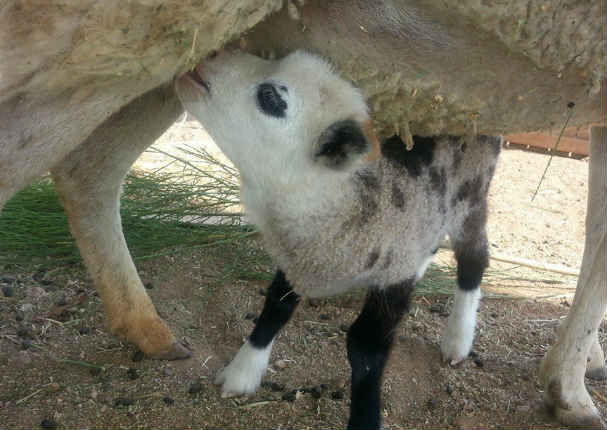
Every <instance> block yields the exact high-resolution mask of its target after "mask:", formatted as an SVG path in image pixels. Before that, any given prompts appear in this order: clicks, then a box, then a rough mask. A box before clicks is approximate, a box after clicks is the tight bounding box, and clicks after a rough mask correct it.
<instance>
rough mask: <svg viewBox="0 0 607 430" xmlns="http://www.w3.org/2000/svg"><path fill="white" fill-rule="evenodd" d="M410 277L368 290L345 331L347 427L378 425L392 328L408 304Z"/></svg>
mask: <svg viewBox="0 0 607 430" xmlns="http://www.w3.org/2000/svg"><path fill="white" fill-rule="evenodd" d="M413 285H414V280H413V278H412V279H410V280H408V281H405V282H404V283H403V284H401V285H395V286H391V287H387V288H385V289H381V290H379V289H373V290H371V291H370V292H369V294H368V296H367V299H366V301H365V305H364V307H363V310H362V312H361V313H360V315H359V316H358V318H357V319H356V321H355V322H354V323H353V324H352V326H351V327H350V330H349V331H348V339H347V344H348V360H349V361H350V366H351V367H352V401H351V404H350V420H349V421H348V429H377V428H380V426H381V417H380V408H381V381H382V375H383V372H384V367H385V365H386V361H387V359H388V355H389V353H390V349H391V347H392V342H393V339H394V329H395V328H396V326H397V324H398V323H399V321H400V320H401V318H402V316H403V314H404V313H405V311H406V310H407V309H408V307H409V300H410V295H411V291H412V290H413Z"/></svg>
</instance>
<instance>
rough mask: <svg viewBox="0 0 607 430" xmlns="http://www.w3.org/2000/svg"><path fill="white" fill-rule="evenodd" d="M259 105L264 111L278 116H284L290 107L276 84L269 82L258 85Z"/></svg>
mask: <svg viewBox="0 0 607 430" xmlns="http://www.w3.org/2000/svg"><path fill="white" fill-rule="evenodd" d="M257 105H258V106H259V108H260V109H261V110H262V111H263V112H264V113H266V114H267V115H270V116H273V117H276V118H284V117H285V115H286V110H287V107H288V105H287V102H286V101H285V100H284V99H283V98H282V97H281V95H280V92H279V91H278V89H277V88H276V86H275V85H274V84H271V83H269V82H264V83H263V84H260V85H259V87H257Z"/></svg>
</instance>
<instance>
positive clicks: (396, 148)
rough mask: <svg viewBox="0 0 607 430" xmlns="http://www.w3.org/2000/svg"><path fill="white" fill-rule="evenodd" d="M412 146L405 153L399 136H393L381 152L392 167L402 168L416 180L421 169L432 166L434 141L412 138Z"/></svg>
mask: <svg viewBox="0 0 607 430" xmlns="http://www.w3.org/2000/svg"><path fill="white" fill-rule="evenodd" d="M413 143H414V146H413V148H412V149H411V151H407V148H406V147H405V144H404V143H403V141H402V140H401V138H400V136H397V135H394V136H392V137H390V138H389V139H386V140H385V141H384V142H383V144H382V146H381V152H382V155H383V156H384V157H386V158H387V159H388V160H389V161H390V162H391V163H392V164H393V165H395V166H397V167H404V168H405V169H407V173H408V174H409V176H411V177H412V178H417V177H418V176H419V175H420V174H421V172H422V169H423V168H424V167H426V166H429V165H430V164H432V160H433V159H434V147H435V146H436V141H435V140H434V138H432V137H421V136H413Z"/></svg>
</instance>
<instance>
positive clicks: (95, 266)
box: [51, 87, 190, 359]
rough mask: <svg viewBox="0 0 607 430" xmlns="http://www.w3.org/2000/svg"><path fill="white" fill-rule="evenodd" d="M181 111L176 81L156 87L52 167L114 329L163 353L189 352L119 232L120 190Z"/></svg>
mask: <svg viewBox="0 0 607 430" xmlns="http://www.w3.org/2000/svg"><path fill="white" fill-rule="evenodd" d="M181 111H182V108H181V105H180V103H179V101H178V100H177V97H176V96H175V95H174V92H173V89H172V88H171V87H162V88H158V89H155V90H153V91H151V92H149V93H147V94H145V95H143V96H141V97H139V98H138V99H136V100H134V101H133V102H131V103H130V104H129V105H127V106H126V107H124V108H123V109H122V110H121V111H119V112H118V113H116V114H114V115H113V116H111V117H110V118H109V119H108V120H107V121H106V122H105V123H104V124H103V125H101V126H100V127H99V128H98V129H96V130H95V131H94V132H93V133H92V134H91V135H90V136H89V137H88V138H87V140H85V141H84V142H83V143H82V144H81V145H80V146H78V147H77V148H76V149H75V150H74V151H72V152H71V153H70V154H69V155H68V156H67V157H66V158H65V159H64V160H63V161H61V162H60V163H59V164H58V165H57V166H55V167H54V168H53V169H52V170H51V172H52V175H53V179H54V181H55V183H56V186H57V192H58V194H59V197H60V200H61V201H62V203H63V206H64V208H65V210H66V213H67V216H68V220H69V223H70V228H71V231H72V234H73V235H74V237H75V238H76V242H77V243H78V247H79V248H80V253H81V254H82V257H83V258H84V261H85V263H86V266H87V268H88V270H89V273H90V275H91V277H92V278H93V282H94V284H95V288H96V289H97V291H98V292H99V295H100V296H101V299H102V300H103V305H104V307H105V312H106V317H107V322H108V326H109V330H110V331H111V332H112V333H113V334H115V335H117V336H119V337H121V338H123V339H125V340H127V341H129V342H132V343H134V344H136V345H137V346H138V347H139V348H140V349H141V350H142V351H143V352H144V353H145V354H146V355H148V356H151V357H155V358H163V359H179V358H186V357H188V356H189V355H190V352H189V351H188V350H187V349H185V348H184V347H183V346H182V345H181V344H179V343H178V342H177V341H176V340H175V337H174V336H173V334H172V333H171V331H170V330H169V329H168V327H167V326H166V324H165V323H164V322H163V321H162V320H161V319H160V317H159V316H158V314H157V313H156V309H155V308H154V305H153V304H152V301H151V300H150V298H149V296H148V295H147V293H146V291H145V288H144V287H143V284H142V283H141V280H140V279H139V275H138V274H137V270H136V269H135V265H134V264H133V261H132V259H131V256H130V254H129V251H128V249H127V245H126V242H125V240H124V235H123V233H122V226H121V222H120V208H119V204H120V203H119V196H120V186H121V184H122V181H123V179H124V177H125V175H126V173H127V172H128V170H129V169H130V167H131V165H132V164H133V162H134V161H135V160H136V159H137V157H138V156H139V155H140V154H141V153H142V152H143V151H144V150H145V148H146V147H147V146H149V145H150V144H151V143H152V142H153V141H154V140H155V139H156V138H157V137H158V136H159V135H160V134H162V132H163V131H164V130H166V129H167V128H168V127H169V126H170V125H171V124H172V123H173V122H174V120H175V119H176V118H177V116H178V115H179V113H180V112H181Z"/></svg>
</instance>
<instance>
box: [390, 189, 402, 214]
mask: <svg viewBox="0 0 607 430" xmlns="http://www.w3.org/2000/svg"><path fill="white" fill-rule="evenodd" d="M390 201H391V202H392V204H393V205H394V207H397V208H398V209H403V208H404V207H405V195H404V194H403V192H402V191H401V189H400V188H398V185H397V184H396V183H392V194H391V195H390Z"/></svg>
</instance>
